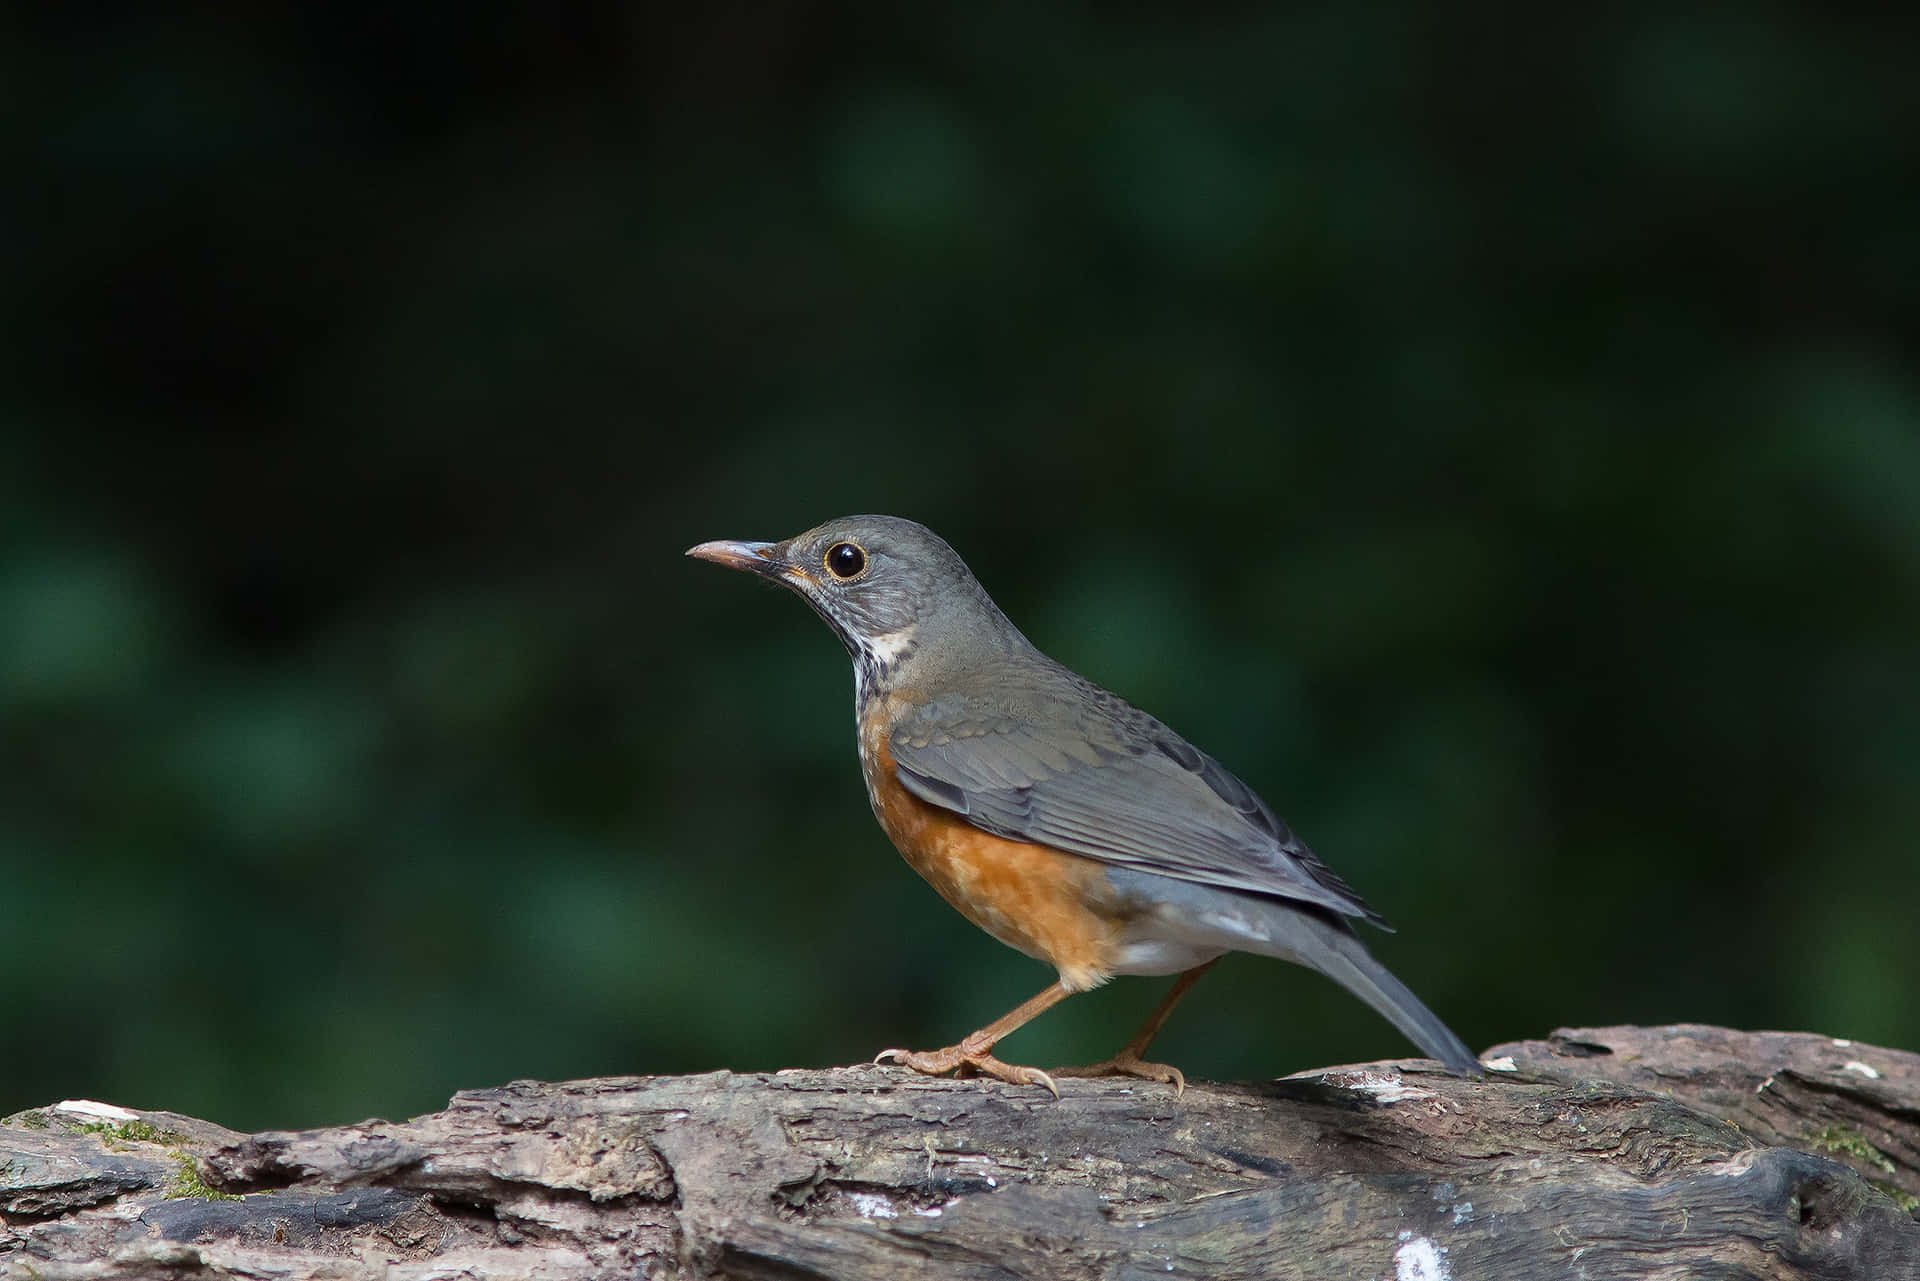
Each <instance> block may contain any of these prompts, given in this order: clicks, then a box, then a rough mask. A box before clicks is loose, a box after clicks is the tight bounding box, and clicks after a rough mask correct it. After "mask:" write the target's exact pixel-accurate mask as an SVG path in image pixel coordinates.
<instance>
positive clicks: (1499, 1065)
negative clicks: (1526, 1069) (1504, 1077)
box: [1480, 1054, 1520, 1072]
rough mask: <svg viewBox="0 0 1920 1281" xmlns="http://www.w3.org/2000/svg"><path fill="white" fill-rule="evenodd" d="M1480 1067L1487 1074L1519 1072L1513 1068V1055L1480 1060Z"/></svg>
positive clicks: (1516, 1068)
mask: <svg viewBox="0 0 1920 1281" xmlns="http://www.w3.org/2000/svg"><path fill="white" fill-rule="evenodd" d="M1480 1066H1481V1067H1483V1068H1485V1069H1486V1070H1487V1071H1489V1072H1518V1071H1519V1070H1520V1069H1519V1068H1518V1067H1516V1066H1514V1062H1513V1055H1511V1054H1502V1055H1501V1056H1500V1057H1499V1058H1497V1059H1482V1060H1481V1062H1480Z"/></svg>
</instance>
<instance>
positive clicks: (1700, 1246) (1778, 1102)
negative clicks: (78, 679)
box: [0, 1026, 1920, 1281]
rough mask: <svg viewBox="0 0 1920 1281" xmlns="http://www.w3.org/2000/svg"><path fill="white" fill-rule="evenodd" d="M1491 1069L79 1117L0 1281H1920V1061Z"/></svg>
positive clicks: (1541, 1064)
mask: <svg viewBox="0 0 1920 1281" xmlns="http://www.w3.org/2000/svg"><path fill="white" fill-rule="evenodd" d="M1484 1061H1485V1062H1486V1063H1487V1065H1488V1068H1489V1071H1488V1074H1487V1076H1486V1077H1485V1079H1483V1080H1462V1079H1459V1078H1455V1077H1450V1076H1446V1075H1443V1074H1441V1073H1439V1072H1437V1071H1434V1070H1432V1068H1431V1065H1424V1066H1423V1065H1422V1063H1420V1062H1418V1061H1411V1062H1405V1063H1395V1062H1387V1063H1372V1064H1364V1065H1359V1066H1353V1067H1342V1068H1333V1069H1328V1070H1325V1071H1319V1072H1312V1073H1303V1074H1300V1075H1297V1076H1292V1077H1287V1078H1285V1079H1282V1080H1277V1081H1265V1082H1253V1083H1244V1084H1233V1085H1215V1084H1205V1083H1197V1082H1196V1083H1194V1084H1192V1085H1190V1086H1189V1087H1188V1088H1187V1090H1186V1092H1185V1093H1184V1094H1183V1095H1179V1096H1176V1095H1175V1094H1174V1092H1173V1090H1172V1089H1170V1088H1168V1087H1165V1086H1158V1085H1150V1084H1144V1083H1141V1082H1128V1081H1117V1080H1101V1081H1081V1080H1062V1081H1061V1082H1060V1088H1061V1092H1062V1095H1063V1097H1062V1098H1061V1099H1059V1100H1058V1101H1055V1100H1054V1099H1053V1098H1051V1097H1050V1096H1049V1095H1048V1094H1047V1093H1046V1091H1045V1090H1043V1089H1040V1088H1037V1087H1010V1086H1006V1085H1003V1084H1001V1083H999V1082H994V1081H974V1080H967V1081H955V1080H934V1079H927V1078H921V1077H915V1076H913V1075H911V1074H910V1073H906V1072H903V1071H901V1070H900V1069H897V1068H881V1067H856V1068H842V1069H830V1070H825V1071H797V1070H796V1071H785V1072H778V1073H773V1074H770V1075H735V1074H732V1073H728V1072H715V1073H710V1074H707V1075H704V1076H690V1077H619V1078H610V1079H604V1080H591V1081H574V1082H568V1083H563V1084H557V1085H549V1084H540V1083H537V1082H528V1081H523V1082H516V1083H514V1084H512V1085H507V1086H503V1087H500V1088H498V1089H486V1090H471V1091H464V1092H462V1093H460V1094H458V1095H456V1096H455V1097H454V1099H453V1101H452V1103H451V1105H450V1106H449V1107H448V1108H447V1110H446V1111H444V1112H437V1113H434V1114H432V1115H429V1116H423V1117H417V1118H415V1119H413V1120H411V1121H406V1122H399V1123H394V1122H387V1121H366V1122H363V1123H361V1124H359V1125H350V1126H341V1127H338V1128H334V1129H325V1130H308V1131H303V1132H299V1133H282V1132H269V1133H262V1134H254V1135H240V1134H235V1133H232V1132H230V1131H227V1130H223V1129H221V1128H220V1127H218V1126H215V1125H211V1124H209V1123H207V1122H204V1121H196V1120H193V1119H190V1118H187V1117H182V1116H177V1115H175V1114H172V1113H167V1112H138V1111H133V1110H129V1109H121V1108H115V1107H109V1106H107V1105H102V1104H92V1103H71V1102H70V1103H63V1104H59V1105H56V1106H53V1107H48V1108H43V1109H39V1110H37V1111H31V1112H22V1113H17V1114H15V1115H14V1116H11V1117H8V1118H6V1119H5V1121H4V1122H3V1123H0V1277H4V1278H6V1279H7V1281H13V1279H14V1278H27V1277H33V1278H39V1279H41V1281H58V1279H62V1278H70V1279H75V1281H77V1279H79V1278H89V1279H91V1278H119V1277H150V1276H181V1277H185V1276H205V1277H229V1276H231V1277H248V1278H267V1277H272V1278H276V1279H285V1278H307V1277H313V1278H318V1277H359V1276H372V1275H380V1276H385V1277H390V1278H422V1279H424V1278H428V1277H450V1276H472V1277H507V1276H512V1277H529V1278H554V1279H556V1281H557V1279H561V1278H576V1277H599V1276H616V1275H617V1276H628V1277H631V1276H641V1277H748V1278H768V1279H772V1278H781V1279H783V1281H791V1279H793V1278H811V1277H821V1278H827V1277H830V1278H875V1279H885V1281H893V1279H894V1278H902V1277H919V1276H928V1277H942V1278H946V1277H952V1278H1014V1277H1021V1278H1115V1279H1120V1278H1127V1279H1133V1281H1139V1279H1144V1278H1149V1277H1152V1278H1164V1277H1174V1278H1207V1279H1208V1281H1220V1279H1221V1278H1238V1277H1249V1278H1251V1277H1259V1278H1274V1277H1281V1278H1322V1277H1326V1278H1333V1277H1340V1278H1393V1279H1394V1281H1441V1279H1442V1278H1451V1279H1455V1281H1465V1279H1466V1278H1479V1277H1488V1278H1492V1277H1499V1278H1502V1279H1503V1281H1523V1279H1525V1278H1534V1277H1582V1278H1593V1279H1596V1281H1597V1279H1600V1278H1614V1277H1619V1278H1629V1277H1631V1278H1647V1277H1714V1278H1744V1277H1752V1278H1799V1277H1818V1278H1863V1279H1875V1281H1878V1279H1881V1278H1886V1279H1893V1281H1898V1279H1904V1278H1920V1221H1917V1220H1916V1217H1915V1207H1916V1206H1920V1055H1915V1054H1911V1053H1906V1052H1903V1051H1897V1050H1887V1049H1881V1048H1877V1047H1873V1046H1867V1045H1859V1044H1854V1043H1851V1042H1847V1041H1839V1040H1834V1039H1832V1038H1829V1037H1824V1036H1812V1035H1805V1034H1788V1033H1765V1032H1763V1033H1747V1032H1735V1031H1729V1030H1726V1029H1722V1028H1713V1027H1699V1026H1678V1027H1667V1028H1633V1027H1617V1028H1599V1029H1580V1030H1562V1031H1559V1032H1556V1033H1554V1035H1553V1036H1552V1037H1551V1038H1550V1039H1548V1040H1545V1041H1525V1042H1519V1043H1515V1044H1510V1045H1502V1046H1496V1047H1495V1048H1494V1049H1493V1050H1491V1051H1489V1052H1488V1054H1487V1056H1486V1058H1485V1060H1484Z"/></svg>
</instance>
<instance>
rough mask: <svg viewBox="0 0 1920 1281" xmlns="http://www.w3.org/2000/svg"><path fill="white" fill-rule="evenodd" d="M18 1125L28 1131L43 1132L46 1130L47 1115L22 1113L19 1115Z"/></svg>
mask: <svg viewBox="0 0 1920 1281" xmlns="http://www.w3.org/2000/svg"><path fill="white" fill-rule="evenodd" d="M20 1124H21V1125H23V1126H25V1127H26V1128H27V1129H29V1130H44V1129H46V1128H47V1114H46V1113H45V1112H22V1113H21V1114H20Z"/></svg>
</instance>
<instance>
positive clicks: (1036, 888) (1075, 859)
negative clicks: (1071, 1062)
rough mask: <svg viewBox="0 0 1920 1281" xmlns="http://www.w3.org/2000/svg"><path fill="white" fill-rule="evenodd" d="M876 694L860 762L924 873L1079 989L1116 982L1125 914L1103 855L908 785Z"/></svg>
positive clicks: (880, 814) (972, 917)
mask: <svg viewBox="0 0 1920 1281" xmlns="http://www.w3.org/2000/svg"><path fill="white" fill-rule="evenodd" d="M891 719H892V718H891V717H890V716H888V715H886V713H885V708H884V705H882V704H880V703H879V700H876V706H875V707H873V708H870V709H869V710H868V713H867V714H866V715H863V716H862V717H861V725H860V768H861V771H862V772H863V773H864V774H865V775H866V781H867V796H868V798H869V799H870V800H871V801H872V802H873V812H874V816H875V817H876V818H878V819H879V820H880V826H881V828H882V829H884V830H885V832H886V834H887V836H888V837H889V838H890V839H891V840H892V841H893V843H894V845H895V847H897V848H898V849H899V851H900V853H901V855H902V856H903V857H904V858H905V859H906V860H907V863H908V864H909V865H910V866H911V867H912V868H913V870H914V871H916V872H918V873H920V875H921V876H922V877H924V878H926V881H927V883H928V884H929V885H931V886H933V888H934V889H935V890H937V891H938V892H939V894H940V897H941V898H943V899H945V900H947V902H949V903H951V904H953V906H954V907H955V908H956V909H958V910H959V912H960V914H961V915H962V916H964V917H966V918H967V919H968V920H969V921H972V922H973V923H974V924H975V925H978V926H979V927H980V928H981V929H983V930H985V931H986V932H987V933H989V934H991V935H993V937H995V938H997V939H999V940H1000V941H1001V942H1002V943H1005V944H1006V945H1007V946H1008V947H1011V948H1015V949H1017V950H1019V951H1021V952H1025V953H1026V954H1027V955H1028V956H1031V957H1035V958H1037V959H1039V960H1042V961H1045V962H1047V963H1048V964H1050V965H1052V966H1053V967H1054V968H1055V969H1057V970H1059V971H1060V981H1061V982H1062V983H1064V984H1065V985H1066V986H1067V987H1068V988H1070V989H1073V990H1075V991H1079V990H1083V989H1085V988H1089V987H1093V986H1095V985H1097V984H1100V983H1104V982H1106V980H1107V978H1108V977H1109V976H1110V975H1111V973H1112V967H1113V965H1114V964H1115V961H1116V957H1117V954H1118V940H1119V934H1120V929H1121V927H1122V926H1123V925H1124V924H1125V921H1124V920H1123V919H1122V918H1121V917H1120V916H1119V915H1118V914H1117V912H1116V908H1115V905H1114V897H1115V896H1114V893H1113V890H1112V888H1111V887H1110V886H1109V884H1108V882H1107V877H1106V873H1105V871H1104V870H1103V869H1102V867H1101V865H1100V864H1099V863H1098V862H1096V861H1095V860H1093V859H1090V858H1084V857H1082V856H1080V855H1078V854H1068V853H1066V852H1064V851H1061V850H1056V849H1051V848H1049V847H1047V846H1044V845H1030V844H1028V843H1026V842H1024V841H1010V840H1007V839H1005V838H1004V837H999V836H994V835H992V834H991V833H989V832H983V831H981V830H980V829H979V828H977V827H975V826H973V825H972V824H971V823H969V822H967V821H966V820H965V819H964V818H961V817H960V816H959V815H958V814H955V813H953V812H952V811H950V810H945V809H942V808H940V807H939V806H937V805H930V804H928V803H927V802H925V801H923V800H921V799H920V798H919V797H917V796H915V795H914V794H913V793H911V792H909V791H907V789H906V788H904V787H902V786H901V785H900V781H899V777H898V776H897V775H896V774H895V773H894V769H893V753H892V751H891V750H890V749H889V747H888V745H887V733H886V729H887V726H888V723H889V722H890V721H891Z"/></svg>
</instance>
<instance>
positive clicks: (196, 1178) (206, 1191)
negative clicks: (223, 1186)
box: [167, 1152, 240, 1201]
mask: <svg viewBox="0 0 1920 1281" xmlns="http://www.w3.org/2000/svg"><path fill="white" fill-rule="evenodd" d="M173 1159H174V1160H175V1161H177V1162H179V1163H180V1172H179V1173H178V1174H176V1175H174V1176H173V1179H172V1180H171V1181H170V1182H169V1183H168V1184H167V1197H168V1199H169V1200H179V1199H180V1198H182V1197H191V1198H193V1199H194V1200H197V1201H238V1200H239V1199H240V1198H239V1197H238V1196H236V1195H234V1194H233V1193H231V1192H222V1191H220V1190H219V1189H218V1188H214V1187H211V1186H209V1185H208V1183H207V1181H206V1180H205V1179H203V1178H201V1177H200V1166H199V1165H198V1164H197V1163H196V1162H195V1161H194V1159H193V1158H192V1157H190V1156H188V1155H187V1154H186V1153H185V1152H176V1153H174V1154H173Z"/></svg>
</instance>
